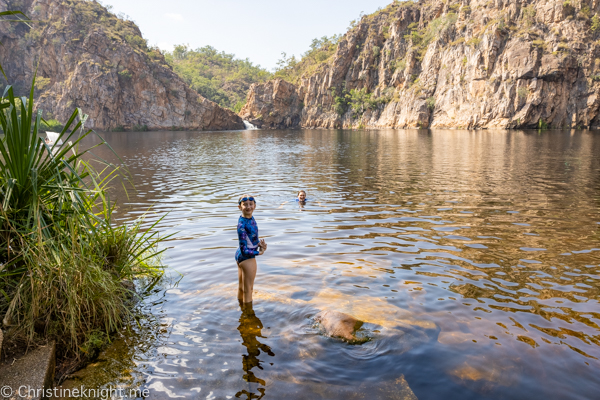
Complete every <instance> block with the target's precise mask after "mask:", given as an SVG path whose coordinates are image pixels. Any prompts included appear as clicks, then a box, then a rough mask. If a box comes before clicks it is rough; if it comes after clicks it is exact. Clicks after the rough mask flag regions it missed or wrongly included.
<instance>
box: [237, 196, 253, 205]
mask: <svg viewBox="0 0 600 400" xmlns="http://www.w3.org/2000/svg"><path fill="white" fill-rule="evenodd" d="M248 200H250V201H253V202H255V203H256V200H254V197H244V198H242V199H240V201H238V204H242V201H248Z"/></svg>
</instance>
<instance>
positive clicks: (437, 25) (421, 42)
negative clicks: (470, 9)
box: [404, 12, 458, 59]
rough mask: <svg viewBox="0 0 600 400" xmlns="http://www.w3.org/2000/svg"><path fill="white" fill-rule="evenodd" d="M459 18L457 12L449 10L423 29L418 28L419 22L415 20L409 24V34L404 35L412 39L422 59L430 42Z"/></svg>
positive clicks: (407, 38)
mask: <svg viewBox="0 0 600 400" xmlns="http://www.w3.org/2000/svg"><path fill="white" fill-rule="evenodd" d="M457 20H458V16H457V15H456V13H454V12H449V13H448V14H446V15H444V16H442V17H439V18H436V19H434V20H432V21H431V22H429V24H427V25H426V26H425V27H424V28H423V29H421V30H417V29H418V24H417V23H415V22H413V23H411V24H410V25H408V27H407V31H408V34H407V35H404V38H405V39H406V40H410V41H411V43H412V44H413V46H415V47H417V49H418V54H419V55H418V57H417V58H419V59H421V58H422V57H423V56H424V55H425V50H426V49H427V46H429V43H431V42H432V41H433V40H434V39H436V38H437V37H439V35H440V33H441V32H442V31H443V30H445V29H449V28H450V27H451V26H453V25H454V24H456V21H457Z"/></svg>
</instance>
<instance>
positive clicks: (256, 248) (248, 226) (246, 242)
mask: <svg viewBox="0 0 600 400" xmlns="http://www.w3.org/2000/svg"><path fill="white" fill-rule="evenodd" d="M238 208H239V209H240V211H242V215H241V216H240V219H239V220H238V226H237V234H238V241H239V245H240V246H239V248H238V249H237V251H236V252H235V261H236V262H237V265H238V281H239V289H238V300H239V301H240V302H243V303H251V302H252V290H253V289H254V278H255V277H256V269H257V265H256V259H255V257H256V256H261V255H263V254H264V252H265V251H266V250H267V243H266V242H265V240H264V239H259V238H258V226H257V225H256V221H255V220H254V217H253V216H252V213H253V212H254V210H255V209H256V200H254V197H252V196H251V195H249V194H244V195H242V196H240V198H239V199H238Z"/></svg>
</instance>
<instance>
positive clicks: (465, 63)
mask: <svg viewBox="0 0 600 400" xmlns="http://www.w3.org/2000/svg"><path fill="white" fill-rule="evenodd" d="M467 61H468V60H467V56H464V57H463V59H462V65H463V66H464V65H467Z"/></svg>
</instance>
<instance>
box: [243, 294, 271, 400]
mask: <svg viewBox="0 0 600 400" xmlns="http://www.w3.org/2000/svg"><path fill="white" fill-rule="evenodd" d="M241 308H242V315H240V325H239V326H238V331H240V335H241V336H242V346H244V347H246V349H247V351H248V354H243V355H242V368H243V369H244V380H245V381H246V382H248V384H249V385H248V388H247V389H243V390H240V391H238V392H237V393H236V394H235V397H240V396H242V395H246V396H247V399H261V398H262V397H263V396H264V395H265V388H264V387H258V385H261V386H266V383H265V381H264V380H263V379H260V378H258V377H257V376H256V375H255V374H254V371H252V369H254V368H255V367H256V368H258V369H261V370H262V369H263V368H262V366H261V362H263V360H260V359H259V358H258V356H259V355H260V353H261V350H262V352H263V353H266V354H268V355H269V356H271V357H273V356H274V355H275V354H274V353H273V352H272V351H271V348H270V347H269V346H267V345H266V344H264V343H261V342H260V341H259V340H258V338H266V337H265V336H263V335H262V328H263V324H262V322H261V320H260V319H259V318H258V317H257V316H256V314H255V313H254V309H253V308H252V303H250V304H244V305H242V306H241ZM251 384H258V385H251ZM253 386H257V387H256V391H257V392H258V393H254V391H253V390H252V387H253Z"/></svg>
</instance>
